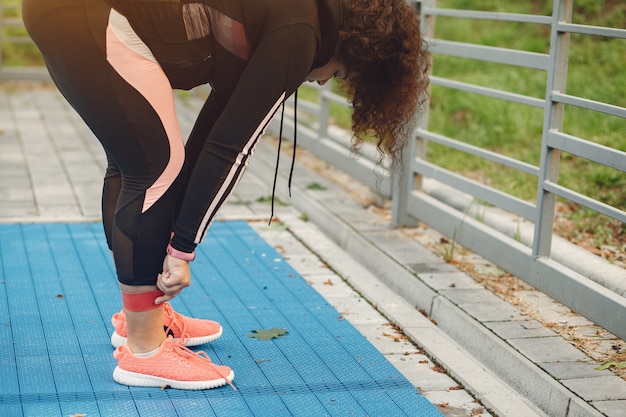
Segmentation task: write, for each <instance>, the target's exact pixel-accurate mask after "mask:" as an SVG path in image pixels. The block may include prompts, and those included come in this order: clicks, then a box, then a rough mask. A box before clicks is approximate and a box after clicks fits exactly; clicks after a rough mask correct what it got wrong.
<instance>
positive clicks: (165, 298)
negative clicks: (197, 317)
mask: <svg viewBox="0 0 626 417" xmlns="http://www.w3.org/2000/svg"><path fill="white" fill-rule="evenodd" d="M176 295H178V294H176ZM176 295H167V294H163V295H162V296H160V297H157V298H156V299H155V300H154V304H157V305H158V304H162V303H163V302H165V301H168V300H171V299H172V298H174V297H176Z"/></svg>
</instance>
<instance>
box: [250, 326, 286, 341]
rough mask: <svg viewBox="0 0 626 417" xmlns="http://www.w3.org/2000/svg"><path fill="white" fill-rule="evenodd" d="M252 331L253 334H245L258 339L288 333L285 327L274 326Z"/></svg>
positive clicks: (276, 337) (277, 336) (275, 337)
mask: <svg viewBox="0 0 626 417" xmlns="http://www.w3.org/2000/svg"><path fill="white" fill-rule="evenodd" d="M252 331H253V332H254V333H253V334H250V333H248V334H246V336H248V337H250V338H254V339H259V340H272V339H278V338H279V337H282V336H284V335H286V334H287V333H289V332H288V331H287V329H277V328H276V327H273V328H271V329H269V330H262V329H256V330H252Z"/></svg>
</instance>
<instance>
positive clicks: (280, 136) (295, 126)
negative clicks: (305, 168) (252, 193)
mask: <svg viewBox="0 0 626 417" xmlns="http://www.w3.org/2000/svg"><path fill="white" fill-rule="evenodd" d="M285 101H287V100H284V101H283V104H282V109H281V111H280V130H279V131H278V152H276V168H275V169H274V184H273V185H272V202H271V205H272V208H271V212H270V220H269V222H268V225H271V224H272V219H273V218H274V198H275V196H276V181H277V180H278V165H279V162H280V149H281V145H282V143H283V120H284V117H285ZM293 107H294V113H293V153H292V156H291V169H290V170H289V183H288V189H289V197H290V198H291V179H292V178H293V169H294V167H295V164H296V145H297V138H298V90H296V92H295V95H294V105H293Z"/></svg>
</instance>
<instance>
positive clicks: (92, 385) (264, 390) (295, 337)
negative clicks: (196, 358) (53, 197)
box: [0, 221, 441, 417]
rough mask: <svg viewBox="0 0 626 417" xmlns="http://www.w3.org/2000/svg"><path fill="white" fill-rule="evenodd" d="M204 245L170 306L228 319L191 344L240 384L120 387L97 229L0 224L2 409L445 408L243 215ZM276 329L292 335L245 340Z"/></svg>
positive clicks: (287, 411)
mask: <svg viewBox="0 0 626 417" xmlns="http://www.w3.org/2000/svg"><path fill="white" fill-rule="evenodd" d="M196 253H197V255H196V260H195V261H194V262H193V263H192V285H191V287H189V288H188V289H186V290H185V291H184V292H183V293H182V295H181V296H179V297H177V298H176V299H174V300H173V301H172V304H173V306H174V308H175V309H176V310H177V311H179V312H181V313H183V314H186V315H189V316H193V317H200V318H210V319H212V320H216V321H219V322H220V323H221V324H222V326H223V328H224V334H223V336H222V337H221V338H220V339H219V340H217V341H215V342H213V343H211V344H207V345H203V346H199V347H197V348H194V350H204V351H205V352H206V353H207V354H208V355H209V356H210V358H211V359H212V360H213V361H214V362H216V363H223V364H225V365H228V366H230V367H231V368H233V370H234V371H235V380H234V383H235V385H236V387H237V390H236V391H235V390H233V389H232V388H231V387H229V386H228V385H227V386H224V387H221V388H217V389H212V390H206V391H181V390H173V389H159V388H139V387H126V386H122V385H119V384H117V383H115V382H114V381H113V379H112V377H111V374H112V372H113V369H114V368H115V365H116V362H115V359H114V358H113V355H112V352H113V348H112V347H111V345H110V335H111V334H112V332H113V326H112V325H111V322H110V318H111V316H112V315H113V314H114V313H115V312H117V311H119V309H120V305H121V299H120V295H119V289H118V286H117V280H116V278H115V273H114V270H113V266H112V262H111V257H110V254H109V251H108V248H107V247H106V243H105V240H104V234H103V232H102V227H101V225H100V224H96V223H75V224H72V223H70V224H29V225H3V226H0V263H1V266H2V267H1V269H0V281H1V285H0V332H1V334H0V367H1V368H0V374H1V375H2V382H1V383H0V416H2V417H12V416H29V417H35V416H45V417H55V416H63V417H68V416H77V415H86V416H87V417H93V416H105V417H108V416H114V417H117V416H124V417H132V416H142V417H144V416H160V417H161V416H201V417H210V416H220V417H221V416H233V417H244V416H268V417H280V416H303V417H315V416H341V417H347V416H372V417H379V416H380V417H383V416H384V417H394V416H411V417H431V416H432V417H436V416H441V413H439V411H438V410H437V409H436V407H435V406H433V405H432V404H431V403H430V402H429V401H428V400H427V399H426V398H424V397H423V396H422V395H421V394H420V393H419V392H418V391H417V390H416V389H415V388H414V387H413V386H412V385H411V383H410V382H409V381H407V380H406V378H404V377H403V376H402V375H401V374H400V373H399V372H398V371H397V370H396V369H395V368H394V367H393V366H392V365H391V364H390V363H389V362H388V361H387V360H386V359H385V357H384V356H383V355H381V354H380V352H378V351H377V350H376V349H375V348H374V347H373V346H372V345H371V344H370V343H369V342H368V341H367V340H366V339H365V338H364V337H363V336H362V335H361V334H360V333H359V332H358V331H357V330H356V329H355V328H354V327H353V326H352V325H351V324H350V323H349V322H348V321H346V320H343V319H342V318H341V315H340V314H339V313H338V312H337V311H336V310H335V309H334V308H333V307H332V306H330V305H329V304H328V303H327V302H326V301H325V300H324V298H323V297H321V296H320V295H319V294H318V293H317V292H316V291H315V290H314V289H313V288H312V287H311V286H310V285H309V284H307V283H306V282H305V280H304V279H303V278H302V277H301V276H300V275H299V274H298V273H297V272H296V271H295V270H294V269H293V268H292V267H291V266H290V265H289V264H288V263H287V262H286V261H285V260H284V259H283V258H282V257H281V256H280V255H279V254H278V253H277V252H276V251H275V250H274V248H272V247H271V246H270V245H268V244H267V242H265V241H264V240H263V239H262V238H261V237H260V236H259V235H258V234H257V233H256V232H255V231H254V230H253V229H252V228H251V227H250V226H249V225H248V224H247V223H246V222H243V221H229V222H216V223H214V224H213V225H212V227H211V231H210V233H209V235H208V236H207V238H206V240H205V242H204V243H203V244H202V245H200V246H199V247H198V249H197V251H196ZM272 328H277V329H286V330H287V333H286V334H285V335H283V336H282V337H279V338H274V339H271V340H259V339H258V338H252V337H249V335H251V334H253V331H254V330H268V329H272Z"/></svg>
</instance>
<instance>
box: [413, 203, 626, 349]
mask: <svg viewBox="0 0 626 417" xmlns="http://www.w3.org/2000/svg"><path fill="white" fill-rule="evenodd" d="M408 206H409V208H408V209H409V213H410V215H411V216H413V217H415V218H416V219H418V220H420V221H423V222H424V223H425V224H427V225H428V226H430V227H432V228H434V229H435V230H439V231H440V232H442V233H443V234H445V235H447V236H448V237H450V238H454V239H455V241H456V242H458V243H459V244H460V245H462V246H463V247H466V248H468V249H469V250H471V251H473V252H476V253H478V254H479V255H481V256H483V257H484V258H485V259H488V260H489V261H491V262H493V263H495V264H496V265H498V266H500V267H501V268H503V269H505V270H506V271H508V272H510V273H511V274H513V275H515V276H516V277H518V278H520V279H521V280H523V281H525V282H527V283H528V284H530V285H532V286H533V287H534V288H536V289H537V290H539V291H541V292H545V293H546V294H548V295H550V296H551V297H553V298H555V299H556V300H558V301H560V302H561V303H563V304H565V305H567V306H568V307H570V308H572V309H575V311H577V312H578V313H579V314H581V315H583V316H584V317H587V318H588V319H589V320H592V321H594V322H595V323H598V324H600V325H601V326H603V327H604V328H605V329H607V330H608V331H610V332H611V333H613V334H615V335H617V336H618V337H621V338H624V337H626V317H625V313H626V298H624V297H622V296H620V295H618V294H615V293H614V292H613V291H610V290H608V289H606V288H604V287H602V286H601V285H600V284H597V283H595V282H593V281H592V280H590V279H588V278H586V277H584V276H582V275H581V274H580V273H579V272H577V271H575V270H572V269H570V268H568V267H566V266H564V265H562V264H559V263H557V262H556V261H554V260H552V259H548V258H538V259H535V258H533V256H532V253H531V251H530V249H529V248H528V247H526V246H525V245H523V244H522V243H520V242H518V241H516V240H515V239H513V238H510V237H508V236H506V235H504V234H503V233H501V232H500V231H498V230H496V229H494V228H492V227H489V226H487V225H485V224H484V223H481V222H479V221H477V220H475V219H473V218H471V217H468V216H466V215H465V214H464V213H463V212H460V211H457V210H455V209H453V208H452V207H450V206H449V205H448V204H446V203H443V202H441V201H439V200H437V199H435V198H433V197H431V196H429V195H428V194H426V193H424V192H419V191H414V192H413V193H411V194H410V195H409V199H408ZM590 256H591V255H590Z"/></svg>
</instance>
